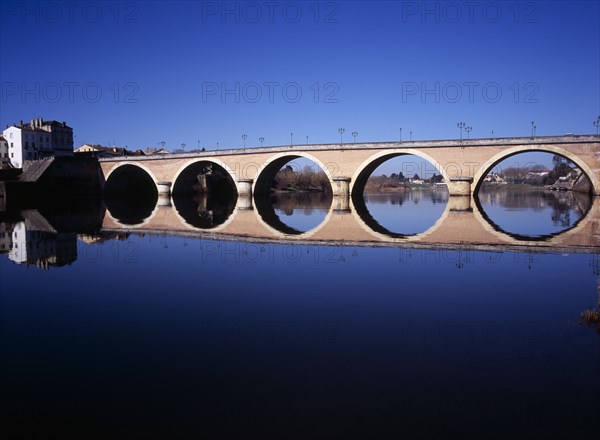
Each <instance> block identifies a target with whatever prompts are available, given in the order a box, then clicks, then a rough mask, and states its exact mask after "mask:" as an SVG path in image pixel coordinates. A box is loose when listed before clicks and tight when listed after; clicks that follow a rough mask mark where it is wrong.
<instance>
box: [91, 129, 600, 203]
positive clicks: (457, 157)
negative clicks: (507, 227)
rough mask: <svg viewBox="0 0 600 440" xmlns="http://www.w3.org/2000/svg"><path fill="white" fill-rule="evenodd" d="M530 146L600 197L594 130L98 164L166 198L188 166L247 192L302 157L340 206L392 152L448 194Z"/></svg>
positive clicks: (465, 190) (599, 150) (469, 190)
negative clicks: (418, 162) (207, 168)
mask: <svg viewBox="0 0 600 440" xmlns="http://www.w3.org/2000/svg"><path fill="white" fill-rule="evenodd" d="M532 151H542V152H548V153H552V154H558V155H561V156H564V157H566V158H567V159H569V160H571V161H572V162H574V163H575V164H576V165H577V166H578V167H579V168H580V169H581V170H582V171H583V172H584V173H585V174H586V175H587V177H588V178H589V180H590V182H591V186H592V188H591V190H592V192H593V194H594V195H596V196H598V195H600V138H599V137H598V136H593V135H585V136H573V135H565V136H552V137H535V138H497V139H471V140H462V141H459V140H441V141H411V142H377V143H353V144H323V145H294V146H279V147H264V148H247V149H233V150H220V151H205V152H199V153H181V154H168V155H155V156H141V157H119V158H107V159H100V166H101V170H102V174H103V177H104V182H105V184H106V185H107V184H109V183H110V182H111V179H115V176H121V177H123V176H127V175H133V174H135V173H137V174H140V173H141V174H143V175H144V177H145V178H146V180H147V181H148V182H150V180H151V181H152V182H153V183H154V185H156V189H157V191H158V194H159V195H163V196H168V195H169V194H170V192H171V191H172V189H174V188H175V189H176V188H177V185H178V182H179V181H180V180H182V176H185V175H186V174H187V175H188V177H189V174H190V171H192V170H194V169H195V168H196V169H198V167H199V166H200V165H205V164H210V165H211V166H214V167H215V168H218V169H220V170H221V171H222V173H224V174H225V175H226V176H227V177H228V178H230V180H231V182H233V185H235V188H236V190H237V193H238V195H240V196H252V194H254V193H263V192H268V189H269V187H270V184H271V182H272V179H273V178H274V177H275V175H276V174H277V172H278V171H279V170H280V169H281V168H282V166H284V165H285V164H286V163H288V162H289V161H291V160H294V159H297V158H301V157H304V158H306V159H310V160H312V161H314V162H315V163H317V164H318V165H319V166H320V167H321V168H322V169H323V171H324V172H325V173H326V175H327V177H328V179H329V181H330V184H331V187H332V190H333V194H334V196H336V197H338V198H340V197H341V199H342V202H338V203H341V204H342V205H344V206H343V208H344V209H346V208H347V207H348V199H349V196H350V195H352V196H354V195H357V194H361V193H362V191H363V189H364V186H365V184H366V181H367V179H368V178H369V176H370V174H371V173H372V172H373V171H374V170H375V169H376V168H377V167H378V166H379V165H381V164H382V163H383V162H385V161H387V160H389V159H391V158H393V157H397V156H402V155H407V154H412V155H415V156H418V157H421V158H423V159H425V160H427V161H428V162H430V163H431V164H432V165H433V166H435V168H436V169H435V170H434V169H432V170H431V174H433V172H438V173H441V174H442V176H443V177H444V179H445V182H446V184H447V185H448V191H449V193H450V195H451V196H470V195H472V194H474V193H476V192H477V189H478V188H479V186H480V185H481V183H482V181H483V179H484V177H485V176H486V174H487V173H488V172H489V171H490V170H491V169H492V168H493V167H494V166H495V165H496V164H498V163H499V162H501V161H502V160H504V159H506V158H508V157H510V156H513V155H515V154H519V153H523V152H532ZM195 172H196V171H194V173H195ZM192 174H193V173H192ZM125 181H126V180H125ZM344 199H345V200H346V201H345V202H344Z"/></svg>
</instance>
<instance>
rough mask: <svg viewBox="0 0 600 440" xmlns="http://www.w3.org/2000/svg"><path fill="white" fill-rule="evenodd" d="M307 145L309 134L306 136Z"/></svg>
mask: <svg viewBox="0 0 600 440" xmlns="http://www.w3.org/2000/svg"><path fill="white" fill-rule="evenodd" d="M306 145H308V136H306Z"/></svg>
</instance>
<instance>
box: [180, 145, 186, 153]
mask: <svg viewBox="0 0 600 440" xmlns="http://www.w3.org/2000/svg"><path fill="white" fill-rule="evenodd" d="M185 147H187V145H186V144H185V143H183V144H181V149H182V150H183V152H184V153H185Z"/></svg>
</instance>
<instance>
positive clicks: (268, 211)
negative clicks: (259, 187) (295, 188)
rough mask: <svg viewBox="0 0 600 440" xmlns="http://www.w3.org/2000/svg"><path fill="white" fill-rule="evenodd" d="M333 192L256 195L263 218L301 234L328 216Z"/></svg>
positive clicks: (269, 222) (280, 229)
mask: <svg viewBox="0 0 600 440" xmlns="http://www.w3.org/2000/svg"><path fill="white" fill-rule="evenodd" d="M331 201H332V195H331V194H330V193H326V192H312V193H274V194H271V195H269V196H257V197H256V198H255V203H256V209H257V211H258V214H259V215H260V217H261V218H262V219H263V221H264V222H265V223H266V224H268V225H269V226H271V227H272V228H274V229H276V230H278V231H280V232H283V233H284V234H289V235H299V234H303V233H305V232H308V231H310V230H312V229H314V228H316V227H317V226H319V225H320V224H321V223H322V222H323V221H324V220H325V217H327V214H328V212H329V209H330V207H331Z"/></svg>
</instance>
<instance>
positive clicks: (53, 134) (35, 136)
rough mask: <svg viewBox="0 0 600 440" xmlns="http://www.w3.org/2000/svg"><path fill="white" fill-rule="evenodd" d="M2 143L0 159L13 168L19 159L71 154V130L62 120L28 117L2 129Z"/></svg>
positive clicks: (19, 164) (21, 165)
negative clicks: (25, 120) (28, 118)
mask: <svg viewBox="0 0 600 440" xmlns="http://www.w3.org/2000/svg"><path fill="white" fill-rule="evenodd" d="M2 137H3V138H4V142H6V144H5V145H0V160H1V161H2V162H4V163H7V164H9V165H10V166H11V167H13V168H23V162H24V161H28V160H37V159H44V158H48V157H61V156H72V155H73V129H72V128H71V127H69V126H68V125H67V123H66V122H58V121H45V120H44V119H42V118H39V119H32V120H31V122H28V123H26V124H24V123H23V121H20V122H19V124H13V125H11V126H9V127H7V128H6V129H5V130H4V131H3V132H2Z"/></svg>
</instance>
